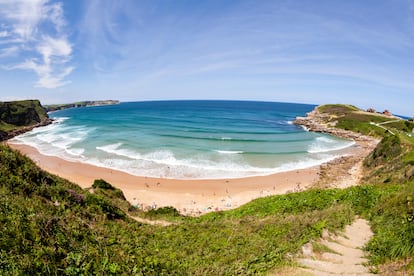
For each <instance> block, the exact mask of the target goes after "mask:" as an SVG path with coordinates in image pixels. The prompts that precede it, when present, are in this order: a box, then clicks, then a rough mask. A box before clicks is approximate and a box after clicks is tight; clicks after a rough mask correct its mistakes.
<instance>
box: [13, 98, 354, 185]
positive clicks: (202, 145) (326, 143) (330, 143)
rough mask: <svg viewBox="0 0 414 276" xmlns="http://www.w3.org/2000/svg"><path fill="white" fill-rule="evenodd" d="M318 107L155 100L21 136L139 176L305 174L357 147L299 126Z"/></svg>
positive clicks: (91, 112) (54, 151)
mask: <svg viewBox="0 0 414 276" xmlns="http://www.w3.org/2000/svg"><path fill="white" fill-rule="evenodd" d="M314 107H315V106H314V105H305V104H292V103H275V102H247V101H154V102H128V103H121V104H119V105H112V106H97V107H85V108H74V109H66V110H62V111H58V112H54V113H51V114H50V116H51V117H52V118H54V119H56V121H55V123H53V124H51V125H49V126H46V127H42V128H36V129H34V130H33V131H31V132H28V133H25V134H23V135H21V136H18V137H16V138H15V139H14V140H13V141H14V142H15V143H24V144H28V145H31V146H33V147H36V148H37V149H38V150H39V151H40V152H41V153H43V154H46V155H52V156H58V157H61V158H64V159H67V160H71V161H79V162H84V163H89V164H94V165H97V166H101V167H108V168H112V169H117V170H121V171H124V172H128V173H130V174H134V175H139V176H151V177H165V178H177V179H213V178H236V177H247V176H256V175H268V174H272V173H276V172H281V171H288V170H294V169H298V168H306V167H310V166H314V165H317V164H321V163H323V162H326V161H328V160H332V159H334V158H336V157H338V156H340V155H343V153H344V149H345V148H347V147H350V146H352V145H353V144H354V143H353V142H352V141H348V140H343V139H340V138H336V137H333V136H329V135H325V134H318V133H312V132H308V131H306V130H305V129H303V128H302V127H299V126H295V125H293V124H292V121H293V120H294V119H295V117H296V116H305V114H306V113H307V112H309V111H311V110H313V108H314Z"/></svg>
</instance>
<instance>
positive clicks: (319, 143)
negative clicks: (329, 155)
mask: <svg viewBox="0 0 414 276" xmlns="http://www.w3.org/2000/svg"><path fill="white" fill-rule="evenodd" d="M354 144H355V141H338V140H336V139H332V138H329V137H324V136H322V137H317V138H316V139H315V142H313V143H312V144H311V145H309V147H308V150H307V151H308V152H309V153H323V152H330V151H337V150H342V149H346V148H349V147H351V146H353V145H354Z"/></svg>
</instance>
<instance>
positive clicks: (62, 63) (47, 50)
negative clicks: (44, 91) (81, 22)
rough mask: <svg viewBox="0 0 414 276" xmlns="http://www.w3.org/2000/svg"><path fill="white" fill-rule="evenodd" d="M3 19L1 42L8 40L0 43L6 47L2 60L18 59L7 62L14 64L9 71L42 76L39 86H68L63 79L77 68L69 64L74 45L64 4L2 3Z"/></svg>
mask: <svg viewBox="0 0 414 276" xmlns="http://www.w3.org/2000/svg"><path fill="white" fill-rule="evenodd" d="M0 18H1V19H0V23H1V25H0V40H1V39H2V38H6V39H7V40H4V41H3V42H1V41H0V45H6V47H5V48H4V49H3V50H2V51H1V52H0V58H4V57H11V56H13V55H14V56H18V57H19V58H18V59H17V58H14V59H13V60H12V61H8V62H9V64H10V63H14V65H13V64H11V65H8V66H5V67H6V68H7V69H8V70H15V69H22V70H30V71H33V72H35V73H36V74H37V75H38V77H39V79H38V81H37V82H36V84H35V86H36V87H43V88H56V87H60V86H63V85H66V84H68V83H69V82H68V81H65V80H64V79H65V77H66V76H68V75H69V74H70V73H71V72H72V71H73V69H74V67H73V66H70V65H69V62H70V61H71V58H72V56H71V55H72V45H71V43H70V42H69V39H68V36H67V34H66V33H65V31H64V27H65V26H66V21H65V18H64V15H63V8H62V4H61V3H49V1H48V0H0ZM46 30H47V32H46ZM17 54H18V55H17ZM19 59H20V60H19ZM22 60H24V61H22Z"/></svg>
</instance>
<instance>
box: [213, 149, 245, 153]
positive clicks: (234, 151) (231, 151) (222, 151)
mask: <svg viewBox="0 0 414 276" xmlns="http://www.w3.org/2000/svg"><path fill="white" fill-rule="evenodd" d="M215 152H218V153H221V154H241V153H243V152H244V151H241V150H215Z"/></svg>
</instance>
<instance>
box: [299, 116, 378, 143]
mask: <svg viewBox="0 0 414 276" xmlns="http://www.w3.org/2000/svg"><path fill="white" fill-rule="evenodd" d="M334 117H335V115H333V114H329V113H322V112H320V111H319V110H318V108H315V109H314V110H313V111H311V112H309V113H307V114H306V117H297V118H296V119H295V120H294V121H293V123H294V124H295V125H300V126H302V127H304V128H305V129H307V130H309V131H314V132H322V133H327V134H331V135H334V136H338V137H342V138H345V139H351V140H355V141H373V140H376V139H375V138H373V137H371V136H366V135H362V134H360V133H356V132H353V131H350V130H345V129H340V128H336V127H335V125H336V121H335V120H333V119H334Z"/></svg>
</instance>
